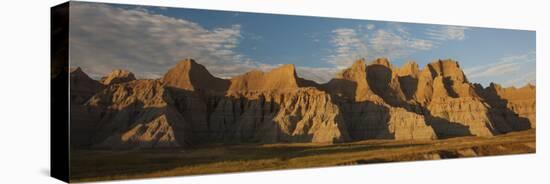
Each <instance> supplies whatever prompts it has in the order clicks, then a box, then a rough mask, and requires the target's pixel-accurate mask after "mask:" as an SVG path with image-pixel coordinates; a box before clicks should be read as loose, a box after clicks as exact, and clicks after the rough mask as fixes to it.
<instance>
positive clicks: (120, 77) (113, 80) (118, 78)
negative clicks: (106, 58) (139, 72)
mask: <svg viewBox="0 0 550 184" xmlns="http://www.w3.org/2000/svg"><path fill="white" fill-rule="evenodd" d="M133 80H136V77H135V76H134V74H133V73H132V72H129V71H127V70H113V71H112V72H111V73H109V75H107V76H105V77H103V78H101V80H100V82H101V83H102V84H104V85H111V84H118V83H125V82H130V81H133Z"/></svg>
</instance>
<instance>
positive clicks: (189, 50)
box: [70, 3, 261, 78]
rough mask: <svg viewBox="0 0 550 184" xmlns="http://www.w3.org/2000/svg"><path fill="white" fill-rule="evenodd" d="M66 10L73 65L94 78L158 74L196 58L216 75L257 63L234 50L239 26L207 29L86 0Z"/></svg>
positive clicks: (237, 39)
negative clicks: (125, 72) (125, 73)
mask: <svg viewBox="0 0 550 184" xmlns="http://www.w3.org/2000/svg"><path fill="white" fill-rule="evenodd" d="M70 13H71V15H70V16H71V20H70V21H71V22H70V24H71V30H70V52H71V53H70V57H71V58H70V59H71V65H73V66H81V67H83V68H84V69H85V71H86V72H88V73H89V74H90V75H91V76H93V77H95V78H98V77H100V76H102V75H105V74H106V73H108V72H110V71H111V70H112V69H117V68H122V69H128V70H130V71H132V72H134V73H135V74H136V75H137V76H138V77H140V78H158V77H160V76H162V75H163V74H164V73H165V72H166V70H167V69H168V68H170V67H172V66H173V65H174V64H175V63H176V62H178V61H179V60H182V59H185V58H194V59H196V60H197V62H199V63H201V64H204V65H205V66H206V67H207V68H208V70H209V71H210V72H211V73H212V74H214V75H216V76H218V77H227V76H231V75H236V74H241V73H244V72H246V71H249V70H251V69H253V68H258V67H259V66H260V65H261V63H257V62H254V61H252V60H250V59H248V58H246V57H245V56H243V55H242V54H239V53H237V52H235V51H234V50H233V49H234V48H236V47H237V46H238V44H239V40H240V38H241V37H242V36H241V26H240V25H232V26H229V27H220V28H213V29H206V28H204V27H202V26H200V25H199V24H197V23H194V22H191V21H188V20H184V19H176V18H172V17H167V16H163V15H158V14H153V13H151V12H148V11H144V10H143V9H122V8H115V7H112V6H109V5H102V4H90V3H74V4H73V5H72V6H71V12H70Z"/></svg>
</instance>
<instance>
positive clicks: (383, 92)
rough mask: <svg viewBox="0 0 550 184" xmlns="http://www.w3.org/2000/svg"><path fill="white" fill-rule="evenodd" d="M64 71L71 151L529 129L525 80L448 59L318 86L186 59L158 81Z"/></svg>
mask: <svg viewBox="0 0 550 184" xmlns="http://www.w3.org/2000/svg"><path fill="white" fill-rule="evenodd" d="M73 72H74V75H71V84H73V83H74V86H72V88H71V92H73V91H74V92H75V93H74V96H73V94H71V99H74V100H73V101H74V102H78V103H80V104H82V105H78V106H74V107H72V108H71V115H72V116H71V123H72V124H71V128H72V130H73V131H72V132H71V136H74V140H75V141H74V143H72V145H74V146H79V147H101V148H113V149H141V148H161V147H188V146H194V145H200V144H207V143H252V142H255V143H277V142H317V143H334V142H345V141H357V140H366V139H396V140H411V139H414V140H419V139H438V138H448V137H457V136H468V135H475V136H492V135H496V134H501V133H507V132H511V131H517V130H524V129H528V128H535V87H534V86H530V85H528V86H526V87H523V88H519V89H515V88H501V87H500V86H498V85H496V84H495V85H491V86H489V87H487V88H483V87H481V86H480V85H477V84H471V83H469V82H468V80H467V78H466V76H465V75H464V73H463V72H462V70H461V69H460V66H459V64H458V62H456V61H452V60H437V61H434V62H432V63H429V64H428V65H426V66H425V67H423V68H420V67H419V66H418V65H417V64H416V63H414V62H408V63H406V64H405V65H404V66H402V67H401V68H398V67H394V66H393V65H392V64H391V63H390V62H389V61H388V59H386V58H380V59H376V60H374V61H372V62H370V63H369V64H367V63H366V62H365V61H364V60H358V61H356V62H355V63H354V64H353V65H352V66H351V67H350V68H347V69H344V70H343V71H341V72H340V73H339V74H338V75H337V76H336V77H335V78H334V79H332V80H331V81H329V82H328V83H326V84H317V83H315V82H313V81H309V80H306V79H302V78H299V77H298V76H297V75H296V69H295V67H294V65H281V66H280V67H278V68H275V69H273V70H271V71H267V72H263V71H259V70H253V71H250V72H247V73H245V74H243V75H239V76H234V77H232V78H230V79H221V78H217V77H215V76H213V75H212V74H210V73H209V72H208V70H207V69H206V68H205V67H204V66H202V65H200V64H198V63H196V62H195V61H194V60H191V59H187V60H183V61H181V62H179V63H178V64H176V65H175V66H174V67H173V68H171V69H170V70H168V72H167V73H166V74H165V75H164V77H163V78H162V79H159V80H143V79H140V80H136V79H135V77H134V76H133V74H132V73H131V72H128V71H122V70H115V71H113V72H112V73H111V74H109V75H108V76H106V77H104V78H103V79H102V80H101V81H102V82H101V83H100V82H98V81H95V80H93V79H91V78H89V77H88V76H87V75H86V74H85V73H84V72H82V70H80V69H76V70H74V71H72V72H71V74H72V73H73ZM73 76H74V77H73ZM73 87H74V89H73Z"/></svg>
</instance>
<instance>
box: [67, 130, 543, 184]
mask: <svg viewBox="0 0 550 184" xmlns="http://www.w3.org/2000/svg"><path fill="white" fill-rule="evenodd" d="M535 132H536V131H535V130H534V129H532V130H527V131H522V132H514V133H509V134H505V135H499V136H495V137H490V138H483V137H460V138H450V139H444V140H435V141H413V142H411V141H394V140H369V141H360V142H353V143H343V144H331V145H329V144H325V145H323V144H310V143H308V144H299V143H294V144H270V145H234V146H227V145H224V146H221V145H210V146H204V147H199V148H194V149H185V150H174V149H170V150H158V149H156V150H139V151H105V150H101V151H100V150H93V151H91V150H76V151H73V152H72V153H71V178H72V180H71V182H83V181H99V180H112V179H132V178H146V177H162V176H181V175H196V174H213V173H228V172H242V171H260V170H276V169H292V168H311V167H324V166H340V165H354V164H370V163H385V162H396V161H412V160H434V159H445V158H463V157H477V156H491V155H508V154H523V153H535V151H536V142H535Z"/></svg>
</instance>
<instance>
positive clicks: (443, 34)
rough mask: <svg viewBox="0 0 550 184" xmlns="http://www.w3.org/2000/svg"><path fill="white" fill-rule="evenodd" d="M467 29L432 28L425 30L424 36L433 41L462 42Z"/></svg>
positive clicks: (460, 27) (452, 27) (453, 27)
mask: <svg viewBox="0 0 550 184" xmlns="http://www.w3.org/2000/svg"><path fill="white" fill-rule="evenodd" d="M466 30H468V28H467V27H462V26H434V27H431V28H429V29H427V30H426V32H425V34H426V35H428V36H429V37H430V38H431V39H433V40H438V41H446V40H464V38H466V35H465V33H464V32H465V31H466Z"/></svg>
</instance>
